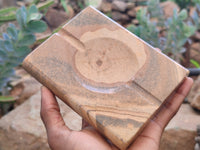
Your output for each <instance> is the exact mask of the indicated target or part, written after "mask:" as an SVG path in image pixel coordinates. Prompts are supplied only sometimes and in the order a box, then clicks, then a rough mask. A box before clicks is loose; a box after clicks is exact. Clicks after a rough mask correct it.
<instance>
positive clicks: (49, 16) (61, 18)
mask: <svg viewBox="0 0 200 150" xmlns="http://www.w3.org/2000/svg"><path fill="white" fill-rule="evenodd" d="M68 8H70V7H68ZM68 11H69V12H68V14H67V13H66V12H64V11H59V10H56V9H54V8H49V9H48V11H47V13H46V20H47V22H48V24H49V25H50V27H52V28H57V27H58V26H60V25H61V24H63V23H64V22H66V21H67V20H68V19H70V18H71V17H72V16H73V15H74V13H73V9H68Z"/></svg>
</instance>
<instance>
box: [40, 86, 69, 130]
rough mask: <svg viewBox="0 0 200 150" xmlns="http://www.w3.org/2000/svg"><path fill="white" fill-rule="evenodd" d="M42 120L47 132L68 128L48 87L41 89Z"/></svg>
mask: <svg viewBox="0 0 200 150" xmlns="http://www.w3.org/2000/svg"><path fill="white" fill-rule="evenodd" d="M40 114H41V118H42V121H43V123H44V125H45V127H46V129H47V132H49V131H51V130H53V129H59V128H62V127H66V126H65V123H64V120H63V118H62V116H61V114H60V108H59V105H58V102H57V100H56V98H55V96H54V94H53V93H52V92H51V91H50V90H48V89H47V88H46V87H42V89H41V111H40Z"/></svg>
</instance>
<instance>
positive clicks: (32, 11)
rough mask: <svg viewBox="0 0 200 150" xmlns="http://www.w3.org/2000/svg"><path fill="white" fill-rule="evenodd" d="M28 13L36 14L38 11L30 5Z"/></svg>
mask: <svg viewBox="0 0 200 150" xmlns="http://www.w3.org/2000/svg"><path fill="white" fill-rule="evenodd" d="M28 13H29V14H32V13H38V9H37V7H36V6H35V5H31V7H30V8H29V9H28Z"/></svg>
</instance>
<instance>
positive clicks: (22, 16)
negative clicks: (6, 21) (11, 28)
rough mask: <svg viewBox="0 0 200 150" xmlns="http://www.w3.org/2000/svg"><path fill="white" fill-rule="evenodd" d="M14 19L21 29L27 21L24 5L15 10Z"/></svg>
mask: <svg viewBox="0 0 200 150" xmlns="http://www.w3.org/2000/svg"><path fill="white" fill-rule="evenodd" d="M16 19H17V22H18V23H19V25H20V27H21V28H22V29H23V28H24V27H25V26H26V22H27V10H26V8H25V7H24V6H22V7H21V8H20V9H18V10H17V13H16Z"/></svg>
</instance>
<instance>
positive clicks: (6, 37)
mask: <svg viewBox="0 0 200 150" xmlns="http://www.w3.org/2000/svg"><path fill="white" fill-rule="evenodd" d="M2 36H3V38H4V40H8V41H9V40H10V37H9V36H8V34H7V33H3V34H2Z"/></svg>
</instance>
